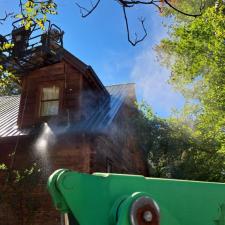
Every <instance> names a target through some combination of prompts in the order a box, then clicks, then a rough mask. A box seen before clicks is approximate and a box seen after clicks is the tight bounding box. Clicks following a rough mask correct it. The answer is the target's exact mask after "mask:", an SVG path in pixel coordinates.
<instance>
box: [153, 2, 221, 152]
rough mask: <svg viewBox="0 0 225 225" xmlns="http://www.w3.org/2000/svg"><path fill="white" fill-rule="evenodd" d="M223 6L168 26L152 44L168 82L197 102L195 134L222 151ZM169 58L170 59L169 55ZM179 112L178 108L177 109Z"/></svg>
mask: <svg viewBox="0 0 225 225" xmlns="http://www.w3.org/2000/svg"><path fill="white" fill-rule="evenodd" d="M224 11H225V7H224V6H222V5H221V6H220V8H218V9H217V10H216V9H215V7H211V8H208V9H207V10H206V11H205V13H204V14H203V15H202V16H201V17H198V18H196V19H195V20H192V21H186V22H185V23H184V22H182V23H179V22H177V23H176V24H175V25H173V26H171V34H170V37H169V38H167V39H164V40H162V41H161V43H160V44H159V45H158V46H157V47H156V51H157V52H158V55H159V60H160V62H161V63H162V64H163V65H165V66H167V67H168V68H169V69H170V70H171V73H172V75H171V78H170V83H171V84H172V85H173V86H174V87H175V88H176V89H177V90H179V91H180V92H181V93H182V94H183V95H184V97H185V98H186V102H187V104H190V103H192V104H193V105H196V106H198V108H199V111H198V113H197V114H196V111H194V110H193V111H189V112H188V113H186V117H190V116H191V115H192V116H194V117H195V121H194V132H195V135H196V136H197V138H199V139H201V140H204V141H205V142H207V140H210V141H211V142H213V143H214V145H210V146H211V151H218V152H222V153H223V154H225V142H224V140H225V76H224V74H225V14H224ZM169 57H170V58H172V59H173V60H170V58H169ZM181 114H182V112H181Z"/></svg>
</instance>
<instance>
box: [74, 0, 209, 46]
mask: <svg viewBox="0 0 225 225" xmlns="http://www.w3.org/2000/svg"><path fill="white" fill-rule="evenodd" d="M100 1H101V0H97V2H96V3H95V4H93V3H92V2H91V0H90V2H91V5H92V8H91V9H87V8H85V7H84V6H81V5H80V4H78V3H76V5H77V6H78V7H79V9H80V13H81V16H82V17H83V18H84V17H87V16H89V15H90V14H91V13H92V12H93V11H94V10H95V9H96V8H97V7H98V5H99V3H100ZM200 1H201V4H200V13H199V14H191V13H186V12H183V11H182V10H180V9H178V8H176V7H175V6H174V5H173V4H172V3H171V0H116V2H117V3H118V4H120V5H121V7H122V9H123V15H124V19H125V23H126V30H127V38H128V41H129V42H130V43H131V45H133V46H135V45H137V44H138V43H140V42H141V41H143V40H144V39H145V38H146V36H147V31H146V28H145V24H144V22H145V20H144V19H143V18H141V19H139V21H140V23H141V26H142V29H143V31H144V35H143V37H141V38H138V35H137V34H136V33H135V40H132V39H131V36H130V28H129V21H128V18H127V13H126V8H132V7H134V6H136V5H153V6H155V7H156V8H157V9H158V10H159V11H160V13H161V12H162V5H161V4H162V3H165V4H166V5H167V6H168V7H170V8H172V9H173V10H175V11H176V12H178V13H180V14H183V15H185V16H190V17H198V16H201V15H202V10H203V9H204V7H205V4H204V3H203V0H200Z"/></svg>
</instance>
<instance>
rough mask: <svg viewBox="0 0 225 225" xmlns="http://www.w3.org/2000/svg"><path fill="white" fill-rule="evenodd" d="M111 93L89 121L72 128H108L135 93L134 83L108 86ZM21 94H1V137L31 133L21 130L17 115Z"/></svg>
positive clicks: (29, 130) (90, 130)
mask: <svg viewBox="0 0 225 225" xmlns="http://www.w3.org/2000/svg"><path fill="white" fill-rule="evenodd" d="M106 89H107V91H108V92H109V94H110V102H109V104H103V105H102V106H101V108H99V109H98V110H97V111H95V112H94V113H93V115H92V116H91V117H90V119H88V120H87V121H84V122H82V123H81V124H79V125H77V124H76V126H74V124H71V127H70V128H71V129H76V130H88V131H89V132H92V131H93V132H94V131H96V130H97V131H101V130H104V129H105V128H107V127H108V126H109V125H110V124H111V123H112V121H113V120H114V118H115V117H116V115H117V113H118V111H119V110H120V108H121V106H122V104H123V103H124V102H125V101H126V99H127V98H128V97H129V96H130V95H131V94H133V92H134V84H119V85H112V86H106ZM19 104H20V96H19V95H17V96H0V137H12V136H19V135H29V133H30V132H31V129H23V130H19V129H18V126H17V117H18V112H19Z"/></svg>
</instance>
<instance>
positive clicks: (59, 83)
mask: <svg viewBox="0 0 225 225" xmlns="http://www.w3.org/2000/svg"><path fill="white" fill-rule="evenodd" d="M53 86H56V87H58V88H59V97H58V99H50V100H42V93H43V88H51V87H53ZM62 90H63V84H62V83H61V82H48V83H42V84H40V85H39V91H38V104H37V105H38V108H37V117H38V118H49V117H57V116H59V114H60V112H61V109H62ZM51 101H59V108H58V114H56V115H41V107H42V103H43V102H51Z"/></svg>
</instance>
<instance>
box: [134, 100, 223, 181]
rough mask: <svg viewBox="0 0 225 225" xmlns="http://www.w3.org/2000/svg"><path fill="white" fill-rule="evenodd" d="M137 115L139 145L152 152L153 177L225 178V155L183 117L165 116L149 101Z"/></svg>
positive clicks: (208, 179) (220, 179)
mask: <svg viewBox="0 0 225 225" xmlns="http://www.w3.org/2000/svg"><path fill="white" fill-rule="evenodd" d="M139 110H140V114H139V116H138V117H135V118H133V121H134V123H135V127H136V129H137V132H136V133H137V134H138V140H139V146H140V148H142V149H145V151H146V152H147V153H148V162H149V171H150V176H155V177H166V178H176V179H188V180H202V181H217V182H219V181H220V182H223V181H224V179H225V174H224V171H225V165H224V161H225V155H224V154H222V153H220V152H218V151H217V149H216V148H215V147H214V145H215V143H216V141H215V140H212V139H210V140H206V139H205V138H204V136H199V135H197V134H196V131H195V129H194V128H191V127H190V126H189V124H187V123H184V122H183V121H182V120H181V119H180V120H178V119H175V118H174V117H173V118H168V119H162V118H160V117H157V116H155V115H154V114H153V112H152V109H151V107H150V106H149V105H147V104H146V103H142V104H141V105H139Z"/></svg>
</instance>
